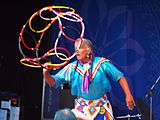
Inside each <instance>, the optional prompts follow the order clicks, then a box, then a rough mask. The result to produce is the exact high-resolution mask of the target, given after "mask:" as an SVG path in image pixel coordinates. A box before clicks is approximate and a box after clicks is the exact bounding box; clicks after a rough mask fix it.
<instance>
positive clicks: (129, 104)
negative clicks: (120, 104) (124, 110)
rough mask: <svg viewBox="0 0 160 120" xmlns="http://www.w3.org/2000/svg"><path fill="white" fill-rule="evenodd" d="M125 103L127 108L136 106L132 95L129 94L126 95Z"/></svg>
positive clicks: (130, 108)
mask: <svg viewBox="0 0 160 120" xmlns="http://www.w3.org/2000/svg"><path fill="white" fill-rule="evenodd" d="M126 105H127V107H128V109H129V110H133V108H134V107H135V106H136V104H135V101H134V99H133V96H132V95H131V94H129V95H126Z"/></svg>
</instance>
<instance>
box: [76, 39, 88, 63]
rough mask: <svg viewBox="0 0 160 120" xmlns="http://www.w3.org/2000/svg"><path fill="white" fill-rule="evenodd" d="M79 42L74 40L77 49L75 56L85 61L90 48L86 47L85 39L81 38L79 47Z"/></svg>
mask: <svg viewBox="0 0 160 120" xmlns="http://www.w3.org/2000/svg"><path fill="white" fill-rule="evenodd" d="M78 46H79V42H75V51H77V54H76V57H77V59H78V60H81V61H85V60H87V55H89V53H90V49H89V48H87V46H86V44H85V41H84V40H82V43H81V46H80V47H79V49H78Z"/></svg>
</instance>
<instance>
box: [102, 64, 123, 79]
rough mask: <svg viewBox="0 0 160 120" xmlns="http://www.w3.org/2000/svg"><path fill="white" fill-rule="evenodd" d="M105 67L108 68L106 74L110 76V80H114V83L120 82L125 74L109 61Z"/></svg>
mask: <svg viewBox="0 0 160 120" xmlns="http://www.w3.org/2000/svg"><path fill="white" fill-rule="evenodd" d="M105 67H106V72H107V75H108V76H109V78H110V79H111V80H113V81H114V82H117V81H119V80H120V79H121V78H122V77H123V76H124V74H123V73H122V72H121V71H119V70H118V69H117V68H116V67H115V66H114V65H113V64H112V63H111V62H109V61H107V62H105Z"/></svg>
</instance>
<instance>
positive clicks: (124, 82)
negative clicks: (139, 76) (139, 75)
mask: <svg viewBox="0 0 160 120" xmlns="http://www.w3.org/2000/svg"><path fill="white" fill-rule="evenodd" d="M119 84H120V85H121V87H122V89H123V91H124V93H125V95H131V91H130V88H129V85H128V82H127V80H126V78H125V77H122V78H121V79H120V80H119Z"/></svg>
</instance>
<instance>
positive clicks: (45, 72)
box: [43, 69, 55, 87]
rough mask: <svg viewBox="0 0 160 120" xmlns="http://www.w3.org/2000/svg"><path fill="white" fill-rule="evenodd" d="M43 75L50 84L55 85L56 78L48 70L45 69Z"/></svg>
mask: <svg viewBox="0 0 160 120" xmlns="http://www.w3.org/2000/svg"><path fill="white" fill-rule="evenodd" d="M43 77H44V79H45V81H46V82H47V84H48V85H49V86H51V87H54V85H55V81H54V78H53V77H52V76H51V75H50V73H49V71H48V70H45V69H43Z"/></svg>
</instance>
